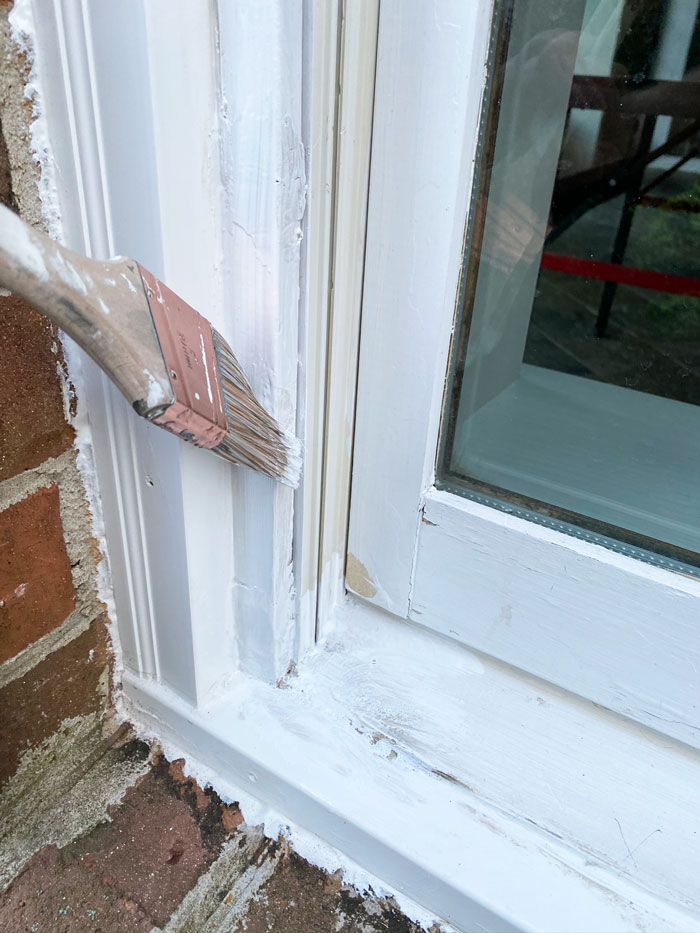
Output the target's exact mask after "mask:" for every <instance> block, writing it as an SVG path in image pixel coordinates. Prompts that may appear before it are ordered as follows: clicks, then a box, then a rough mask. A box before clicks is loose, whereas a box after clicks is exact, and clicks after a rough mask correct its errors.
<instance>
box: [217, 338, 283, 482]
mask: <svg viewBox="0 0 700 933" xmlns="http://www.w3.org/2000/svg"><path fill="white" fill-rule="evenodd" d="M211 334H212V339H213V341H214V354H215V356H216V364H217V368H218V371H219V378H220V380H221V390H222V393H223V396H224V407H225V411H226V422H227V426H228V434H227V435H226V437H225V438H224V440H223V441H221V443H220V444H218V445H217V446H216V447H213V448H212V450H213V451H214V452H215V453H217V454H219V455H220V456H222V457H225V458H226V459H227V460H230V461H231V462H232V463H241V464H243V465H244V466H248V467H252V469H254V470H258V471H259V472H261V473H265V474H267V476H271V477H272V478H273V479H277V480H280V481H281V482H283V483H286V484H287V485H288V486H297V485H298V483H299V476H300V474H301V444H300V443H299V441H298V439H297V438H296V437H294V435H292V434H289V433H288V432H287V431H283V430H282V429H281V428H280V426H279V425H278V424H277V422H276V421H275V420H274V419H273V418H271V417H270V415H268V413H267V412H266V411H265V409H264V408H263V407H262V405H260V403H259V402H258V400H257V399H256V398H255V394H254V393H253V390H252V388H251V387H250V384H249V383H248V380H247V379H246V378H245V376H244V375H243V370H242V369H241V367H240V365H239V363H238V360H237V359H236V357H235V356H234V355H233V351H232V350H231V347H230V346H229V345H228V343H227V342H226V341H225V340H224V338H223V337H222V336H221V334H220V333H219V332H218V331H217V330H216V328H214V327H212V329H211Z"/></svg>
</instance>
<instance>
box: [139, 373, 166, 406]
mask: <svg viewBox="0 0 700 933" xmlns="http://www.w3.org/2000/svg"><path fill="white" fill-rule="evenodd" d="M143 372H144V375H146V376H148V395H147V396H146V404H147V405H148V407H149V408H155V407H156V406H157V405H164V404H165V403H166V402H167V401H168V397H167V396H166V394H165V392H164V391H163V389H162V387H161V385H160V383H159V382H158V381H157V380H156V379H154V378H153V376H152V375H151V374H150V373H149V371H148V370H147V369H144V371H143Z"/></svg>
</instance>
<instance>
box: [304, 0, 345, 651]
mask: <svg viewBox="0 0 700 933" xmlns="http://www.w3.org/2000/svg"><path fill="white" fill-rule="evenodd" d="M340 18H341V2H340V0H337V2H336V0H333V2H328V0H305V3H304V19H305V28H304V44H305V46H304V127H303V129H304V133H303V135H304V139H305V144H306V164H307V178H308V185H309V187H308V194H307V210H306V217H305V223H304V239H303V240H302V245H301V246H302V254H301V272H302V275H301V294H300V309H301V313H300V315H299V346H300V370H299V376H300V378H299V399H298V407H297V411H298V418H297V433H298V437H299V438H300V439H301V441H302V443H303V445H304V449H305V458H304V476H303V482H302V484H301V487H300V490H299V494H298V496H297V502H296V506H295V512H294V578H295V583H296V591H297V614H298V627H299V639H298V645H297V654H298V656H299V657H301V656H303V654H304V653H305V651H307V650H308V649H309V648H311V647H312V646H313V645H314V644H315V640H316V620H317V607H318V600H317V596H318V586H319V559H320V546H321V512H322V499H323V483H324V436H325V432H326V380H327V376H328V326H329V303H330V294H331V282H332V269H331V263H332V256H333V242H334V234H333V225H334V204H335V177H336V168H335V165H336V144H337V130H338V127H337V109H338V93H339V88H338V80H339V79H338V66H339V56H338V48H339V43H338V34H339V29H340Z"/></svg>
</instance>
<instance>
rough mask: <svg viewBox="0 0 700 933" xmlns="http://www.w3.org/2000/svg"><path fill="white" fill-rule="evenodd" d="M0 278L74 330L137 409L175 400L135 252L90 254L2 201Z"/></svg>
mask: <svg viewBox="0 0 700 933" xmlns="http://www.w3.org/2000/svg"><path fill="white" fill-rule="evenodd" d="M0 285H1V286H4V287H5V288H7V289H9V290H10V291H12V292H15V293H16V294H18V295H21V296H22V298H24V299H25V301H27V302H28V303H29V304H30V305H32V306H33V307H34V308H36V310H37V311H40V312H41V313H42V314H44V315H46V317H48V318H50V319H51V320H52V321H53V322H54V323H55V324H57V325H58V326H59V327H60V328H61V330H63V331H65V332H66V333H67V334H68V335H69V336H71V337H72V338H73V340H75V342H76V343H77V344H79V345H80V346H81V347H82V348H83V350H85V352H86V353H88V354H89V355H90V356H91V357H92V358H93V360H95V362H96V363H97V364H98V366H100V367H101V368H102V369H103V370H104V371H105V372H106V373H107V375H108V376H109V378H110V379H111V380H112V382H114V383H115V385H116V386H117V387H118V388H119V389H120V391H121V392H122V393H123V394H124V395H125V396H126V398H127V399H128V400H129V401H130V402H131V404H132V405H133V406H134V408H136V410H137V411H138V412H139V414H146V412H150V411H152V410H153V409H158V410H160V407H161V406H167V405H170V404H171V403H172V401H173V398H174V396H173V392H172V389H171V386H170V379H169V376H168V371H167V368H166V366H165V362H164V361H163V354H162V353H161V349H160V344H159V343H158V337H157V336H156V332H155V328H154V326H153V319H152V317H151V312H150V309H149V307H148V300H147V298H146V294H145V292H144V286H143V282H142V280H141V273H140V272H139V268H138V265H137V264H136V262H134V261H133V260H132V259H123V258H117V259H110V260H108V261H106V262H103V261H99V260H95V259H86V258H85V257H84V256H81V255H80V254H79V253H74V252H73V251H72V250H69V249H65V248H64V247H63V246H59V244H58V243H56V242H55V241H54V240H51V239H50V238H49V237H47V236H44V234H42V233H39V232H38V231H37V230H34V229H33V228H32V227H30V226H28V225H27V224H26V223H24V221H23V220H21V219H20V218H19V217H18V216H17V215H16V214H14V213H13V212H12V211H11V210H9V209H8V208H6V207H3V206H2V205H0Z"/></svg>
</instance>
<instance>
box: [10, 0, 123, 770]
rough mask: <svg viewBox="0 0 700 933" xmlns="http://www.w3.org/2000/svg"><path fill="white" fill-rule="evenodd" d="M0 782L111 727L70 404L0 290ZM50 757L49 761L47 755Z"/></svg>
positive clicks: (21, 205)
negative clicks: (74, 738) (59, 743)
mask: <svg viewBox="0 0 700 933" xmlns="http://www.w3.org/2000/svg"><path fill="white" fill-rule="evenodd" d="M10 8H11V4H9V3H8V2H6V0H0V123H1V129H0V200H2V202H3V203H4V204H6V205H8V206H10V207H11V208H12V209H13V210H16V211H18V212H19V213H20V214H21V215H22V216H24V217H25V218H26V219H28V220H29V222H31V223H34V224H36V225H39V226H41V225H42V220H41V218H42V212H41V204H40V202H39V196H38V188H37V180H38V171H39V169H38V166H37V165H36V163H35V162H34V160H33V159H32V157H31V153H30V149H29V133H28V127H29V124H30V121H31V118H32V113H31V104H30V102H28V101H27V100H26V99H25V97H24V85H25V81H26V77H27V73H28V65H27V62H26V61H24V60H23V58H22V56H21V55H20V54H19V53H18V51H17V50H16V48H15V47H14V44H13V43H12V40H11V39H10V35H9V27H8V23H7V15H8V12H9V9H10ZM0 361H1V362H0V709H1V710H2V718H1V720H0V721H1V723H2V726H1V727H0V788H3V787H4V786H5V785H7V784H8V783H10V782H12V780H13V776H14V775H15V774H16V772H17V770H18V768H21V767H22V766H23V765H24V766H25V767H27V766H28V764H29V760H30V759H32V758H33V759H34V762H33V767H35V765H36V758H37V756H41V754H42V751H43V750H44V749H45V748H46V747H48V744H49V740H50V739H51V737H53V739H52V741H51V747H52V749H54V751H55V734H56V733H59V732H60V734H61V736H62V740H63V741H65V742H69V741H70V736H71V733H74V734H77V733H78V732H79V733H80V735H81V736H83V737H84V736H85V734H86V730H87V733H88V734H90V735H92V736H93V741H94V743H95V746H96V747H97V745H99V743H100V741H101V740H102V735H103V732H104V731H105V729H107V728H109V720H108V717H107V712H108V687H109V652H108V648H107V644H108V638H107V629H106V617H105V612H104V606H103V605H102V604H101V603H100V601H99V599H98V596H97V592H96V573H97V563H98V561H99V552H98V549H97V546H96V543H95V542H94V540H93V538H92V536H91V530H90V529H91V518H90V513H89V508H88V504H87V500H86V496H85V490H84V487H83V484H82V480H81V477H80V474H79V472H78V470H77V467H76V454H75V451H74V449H73V441H74V436H73V430H72V428H71V425H70V423H69V418H70V415H71V412H70V410H68V411H67V410H66V409H70V407H71V405H72V404H74V403H75V397H74V392H73V390H72V387H70V385H69V384H68V383H67V380H66V376H65V372H64V364H63V358H62V353H61V346H60V341H59V338H58V334H57V333H56V331H55V329H54V328H53V327H52V326H51V325H49V324H48V323H47V321H46V320H45V319H44V318H43V317H42V316H41V315H39V314H37V313H36V312H35V311H34V310H33V309H32V308H30V307H29V306H28V305H27V304H26V303H25V302H24V301H22V300H21V299H19V298H17V297H16V296H13V295H9V294H7V293H2V294H0ZM53 760H54V761H55V758H54V759H53Z"/></svg>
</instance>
